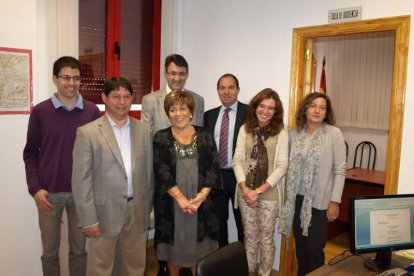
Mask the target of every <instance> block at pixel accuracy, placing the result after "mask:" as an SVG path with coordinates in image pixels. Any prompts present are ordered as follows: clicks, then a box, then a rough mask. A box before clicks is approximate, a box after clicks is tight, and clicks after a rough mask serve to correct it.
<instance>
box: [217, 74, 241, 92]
mask: <svg viewBox="0 0 414 276" xmlns="http://www.w3.org/2000/svg"><path fill="white" fill-rule="evenodd" d="M228 77H230V78H233V79H234V82H235V83H236V87H237V89H239V80H238V79H237V78H236V76H235V75H233V74H230V73H227V74H224V75H223V76H221V77H220V78H219V79H218V81H217V90H218V89H219V86H220V81H221V79H222V78H228Z"/></svg>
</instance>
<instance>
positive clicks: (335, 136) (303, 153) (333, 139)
mask: <svg viewBox="0 0 414 276" xmlns="http://www.w3.org/2000/svg"><path fill="white" fill-rule="evenodd" d="M334 124H335V118H334V113H333V110H332V106H331V101H330V99H329V98H328V97H327V96H326V95H325V94H322V93H317V92H315V93H311V94H308V95H307V96H306V97H305V99H304V100H303V102H302V103H301V105H300V108H299V110H298V112H297V114H296V128H295V129H293V130H292V131H290V133H289V142H290V154H289V168H288V172H287V184H286V185H287V199H286V204H285V206H284V207H283V210H282V216H281V224H280V230H281V231H280V232H281V233H283V234H286V235H287V236H289V235H290V231H291V225H292V221H293V232H294V235H295V243H296V257H297V260H298V275H305V274H308V273H309V272H311V271H312V270H315V269H316V268H318V267H320V266H322V265H324V263H325V255H324V252H323V249H324V247H325V245H326V239H327V228H328V223H329V222H332V221H334V220H335V219H336V218H337V217H338V215H339V203H340V202H341V196H342V189H343V186H344V181H345V168H346V157H345V151H346V150H345V141H344V138H343V136H342V133H341V131H340V130H339V129H338V128H336V127H334V126H333V125H334Z"/></svg>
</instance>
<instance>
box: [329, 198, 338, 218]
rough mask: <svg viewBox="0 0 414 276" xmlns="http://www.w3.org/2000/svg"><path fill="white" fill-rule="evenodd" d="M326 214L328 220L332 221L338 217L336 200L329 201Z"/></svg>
mask: <svg viewBox="0 0 414 276" xmlns="http://www.w3.org/2000/svg"><path fill="white" fill-rule="evenodd" d="M326 216H327V218H328V221H329V222H332V221H334V220H336V219H337V218H338V216H339V203H338V202H334V201H330V202H329V204H328V210H327V212H326Z"/></svg>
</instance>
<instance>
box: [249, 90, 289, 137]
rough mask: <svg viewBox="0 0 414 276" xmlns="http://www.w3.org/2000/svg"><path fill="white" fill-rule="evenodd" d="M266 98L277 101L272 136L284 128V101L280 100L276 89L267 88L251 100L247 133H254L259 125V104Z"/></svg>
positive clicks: (271, 123)
mask: <svg viewBox="0 0 414 276" xmlns="http://www.w3.org/2000/svg"><path fill="white" fill-rule="evenodd" d="M266 99H273V100H274V101H275V103H276V105H275V113H274V114H273V117H272V119H271V120H270V135H271V136H274V135H277V134H279V132H280V131H281V130H282V129H283V105H282V101H281V100H280V98H279V95H278V94H277V92H276V91H274V90H273V89H271V88H265V89H263V90H262V91H260V92H259V93H257V94H256V96H254V97H253V99H251V100H250V103H249V109H248V112H247V118H246V125H245V129H246V132H247V133H253V131H254V130H255V129H256V127H257V126H258V125H259V122H258V120H257V116H256V109H257V107H258V106H259V104H260V103H261V102H262V101H263V100H266Z"/></svg>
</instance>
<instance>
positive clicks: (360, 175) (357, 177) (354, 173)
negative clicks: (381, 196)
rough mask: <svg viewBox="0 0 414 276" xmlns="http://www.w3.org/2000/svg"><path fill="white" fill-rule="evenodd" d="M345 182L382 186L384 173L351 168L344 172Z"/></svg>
mask: <svg viewBox="0 0 414 276" xmlns="http://www.w3.org/2000/svg"><path fill="white" fill-rule="evenodd" d="M345 178H346V180H350V181H357V182H362V183H370V184H377V185H381V186H384V183H385V172H383V171H376V170H367V169H362V168H352V169H349V170H347V171H346V176H345Z"/></svg>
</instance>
